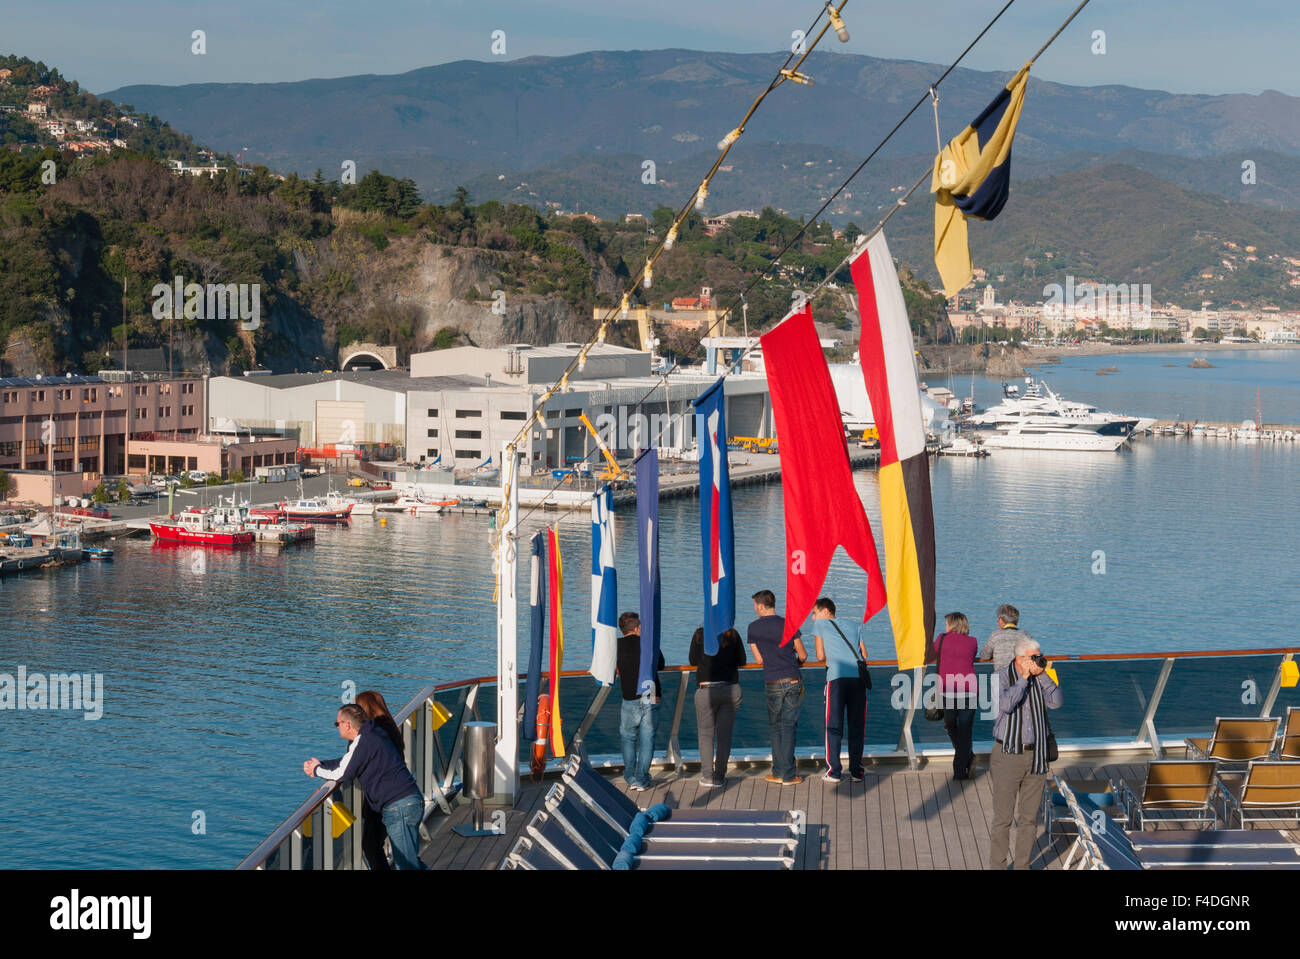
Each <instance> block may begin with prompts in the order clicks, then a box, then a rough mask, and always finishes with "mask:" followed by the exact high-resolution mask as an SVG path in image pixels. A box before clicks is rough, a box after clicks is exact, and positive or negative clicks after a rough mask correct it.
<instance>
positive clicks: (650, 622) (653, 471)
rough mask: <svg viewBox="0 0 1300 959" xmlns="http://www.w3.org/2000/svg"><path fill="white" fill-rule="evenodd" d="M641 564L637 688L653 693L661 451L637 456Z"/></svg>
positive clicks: (638, 538)
mask: <svg viewBox="0 0 1300 959" xmlns="http://www.w3.org/2000/svg"><path fill="white" fill-rule="evenodd" d="M635 465H636V528H637V550H636V551H637V557H638V561H637V566H638V567H639V568H640V571H641V668H640V670H638V672H637V677H636V691H637V693H639V694H640V695H642V696H644V695H646V694H647V693H649V695H651V696H653V695H654V691H655V677H656V676H657V675H658V670H657V669H655V667H656V666H657V665H658V663H659V619H660V616H659V611H660V605H659V603H660V601H659V451H658V450H657V449H655V448H654V447H653V446H652V447H650V448H649V449H648V450H646V451H645V452H643V453H642V454H641V455H640V456H638V457H637V458H636V463H635Z"/></svg>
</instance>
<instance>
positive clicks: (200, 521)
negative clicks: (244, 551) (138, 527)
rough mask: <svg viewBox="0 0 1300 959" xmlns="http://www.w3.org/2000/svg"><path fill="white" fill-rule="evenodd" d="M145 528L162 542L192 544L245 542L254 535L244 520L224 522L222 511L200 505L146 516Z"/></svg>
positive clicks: (216, 544)
mask: <svg viewBox="0 0 1300 959" xmlns="http://www.w3.org/2000/svg"><path fill="white" fill-rule="evenodd" d="M149 530H150V532H152V533H153V535H154V538H155V539H158V540H162V541H163V542H167V543H185V544H188V545H194V546H248V545H250V544H251V543H252V542H253V540H254V539H255V534H254V532H253V530H251V529H249V528H248V527H247V526H245V525H244V524H242V523H231V522H227V517H226V516H225V514H224V513H218V512H216V511H214V510H211V509H203V508H199V509H195V508H191V509H187V510H185V511H184V512H183V513H181V514H179V515H176V516H169V517H167V518H166V519H159V520H150V521H149Z"/></svg>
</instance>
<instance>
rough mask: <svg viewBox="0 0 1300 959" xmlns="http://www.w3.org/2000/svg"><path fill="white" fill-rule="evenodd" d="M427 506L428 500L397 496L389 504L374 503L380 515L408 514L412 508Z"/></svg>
mask: <svg viewBox="0 0 1300 959" xmlns="http://www.w3.org/2000/svg"><path fill="white" fill-rule="evenodd" d="M428 505H429V502H428V500H423V499H420V498H419V497H418V496H399V497H397V499H395V500H393V501H392V502H391V503H376V504H375V509H376V510H378V511H379V512H381V513H408V512H410V511H411V510H412V509H413V508H414V507H417V506H428Z"/></svg>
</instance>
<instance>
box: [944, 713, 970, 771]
mask: <svg viewBox="0 0 1300 959" xmlns="http://www.w3.org/2000/svg"><path fill="white" fill-rule="evenodd" d="M954 698H955V697H954ZM943 728H944V731H945V732H946V733H947V734H948V739H949V740H950V741H951V742H952V748H953V755H952V774H953V776H954V777H955V778H957V779H965V778H966V777H967V776H969V775H970V764H971V760H972V759H974V758H975V750H974V749H972V748H971V739H972V737H973V735H974V732H975V710H974V709H953V708H952V707H947V708H945V709H944V711H943Z"/></svg>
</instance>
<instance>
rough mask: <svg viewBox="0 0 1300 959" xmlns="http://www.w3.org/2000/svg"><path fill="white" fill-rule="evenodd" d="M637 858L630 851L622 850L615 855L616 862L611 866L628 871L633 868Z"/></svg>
mask: <svg viewBox="0 0 1300 959" xmlns="http://www.w3.org/2000/svg"><path fill="white" fill-rule="evenodd" d="M635 859H636V857H635V856H633V855H632V854H631V853H629V852H620V853H619V854H618V855H617V856H615V857H614V864H613V865H612V866H610V868H611V869H616V870H619V871H622V872H626V871H627V870H629V869H631V868H632V863H633V862H634V861H635Z"/></svg>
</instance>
